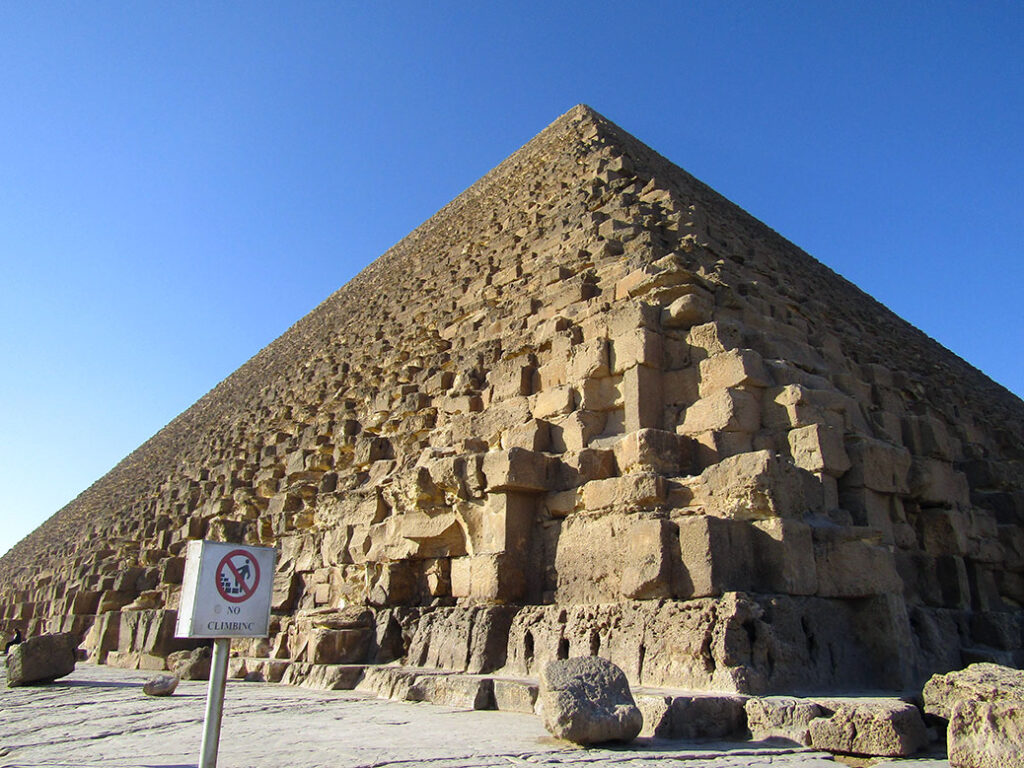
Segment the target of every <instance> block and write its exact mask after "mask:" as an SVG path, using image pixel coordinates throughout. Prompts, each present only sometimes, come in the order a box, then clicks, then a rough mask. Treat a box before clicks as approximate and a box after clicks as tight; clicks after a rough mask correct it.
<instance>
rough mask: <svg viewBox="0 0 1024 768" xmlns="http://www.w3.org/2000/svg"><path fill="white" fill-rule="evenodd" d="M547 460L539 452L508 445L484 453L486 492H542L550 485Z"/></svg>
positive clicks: (549, 461)
mask: <svg viewBox="0 0 1024 768" xmlns="http://www.w3.org/2000/svg"><path fill="white" fill-rule="evenodd" d="M551 469H552V464H551V460H550V459H549V458H548V457H547V456H545V455H544V454H542V453H538V452H536V451H527V450H524V449H522V448H511V449H510V450H507V451H489V452H488V453H486V454H484V459H483V472H484V476H485V477H486V478H487V491H488V493H495V492H508V491H518V492H527V493H530V492H532V493H542V492H544V491H547V490H548V489H549V488H550V487H551Z"/></svg>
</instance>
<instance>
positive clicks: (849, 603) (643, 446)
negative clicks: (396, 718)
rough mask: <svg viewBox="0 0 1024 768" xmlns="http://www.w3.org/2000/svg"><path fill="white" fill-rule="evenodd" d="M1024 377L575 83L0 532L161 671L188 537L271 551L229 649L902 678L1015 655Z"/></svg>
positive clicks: (8, 586)
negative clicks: (973, 358) (537, 122)
mask: <svg viewBox="0 0 1024 768" xmlns="http://www.w3.org/2000/svg"><path fill="white" fill-rule="evenodd" d="M1022 461H1024V402H1022V401H1021V400H1020V399H1018V398H1016V397H1015V396H1013V395H1012V394H1010V393H1009V392H1007V391H1006V390H1004V389H1003V388H1001V387H1000V386H998V385H997V384H995V383H994V382H992V381H991V380H989V379H988V378H986V377H985V376H984V375H983V374H982V373H980V372H979V371H977V370H976V369H974V368H972V367H971V366H970V365H968V364H967V363H965V362H964V361H962V360H960V359H959V358H958V357H956V356H955V355H953V354H952V353H950V352H949V351H947V350H946V349H944V348H943V347H941V346H940V345H938V344H937V343H936V342H934V341H932V340H931V339H929V338H928V337H926V336H925V335H924V334H922V333H921V332H919V331H917V330H916V329H914V328H913V327H911V326H910V325H908V324H907V323H906V322H904V321H902V320H901V319H900V318H898V317H897V316H896V315H894V314H893V313H892V312H890V311H889V310H887V309H886V308H885V307H883V306H881V305H880V304H878V303H877V302H875V301H874V300H873V299H871V298H870V297H869V296H867V295H866V294H864V293H862V292H861V291H859V290H858V289H857V288H856V287H855V286H853V285H851V284H850V283H848V282H847V281H845V280H844V279H842V278H841V277H839V276H837V275H836V274H834V273H833V272H831V271H830V270H829V269H827V268H826V267H824V266H823V265H822V264H820V263H818V262H817V261H815V260H814V259H813V258H811V257H810V256H808V255H807V254H806V253H804V252H803V251H801V250H800V249H798V248H797V247H795V246H794V245H792V244H790V243H789V242H787V241H786V240H785V239H783V238H782V237H780V236H779V235H777V234H776V233H775V232H773V231H771V230H770V229H768V228H767V227H766V226H764V225H763V224H761V223H759V222H758V221H756V220H755V219H753V218H752V217H751V216H749V215H748V214H746V213H745V212H743V211H742V210H740V209H739V208H737V207H736V206H735V205H733V204H732V203H730V202H729V201H727V200H725V199H724V198H722V197H721V196H719V195H718V194H717V193H715V192H714V191H713V190H711V189H710V188H708V187H707V186H705V185H704V184H702V183H700V182H699V181H697V180H696V179H694V178H693V177H691V176H690V175H688V174H687V173H685V172H684V171H682V170H681V169H679V168H678V167H676V166H674V165H673V164H672V163H670V162H669V161H667V160H665V159H664V158H662V157H661V156H660V155H658V154H657V153H655V152H654V151H652V150H651V149H649V148H648V147H646V146H645V145H643V144H642V143H640V142H639V141H637V140H636V139H634V138H633V137H631V136H630V135H628V134H627V133H626V132H624V131H623V130H622V129H620V128H618V127H617V126H615V125H613V124H612V123H610V122H609V121H608V120H606V119H605V118H603V117H601V116H600V115H599V114H597V113H596V112H594V111H593V110H592V109H590V108H588V107H586V106H582V105H580V106H577V107H575V108H573V109H572V110H571V111H569V112H568V113H567V114H565V115H563V116H562V117H560V118H559V119H558V120H556V121H555V122H554V123H553V124H552V125H550V126H549V127H548V128H547V129H545V130H544V131H542V132H541V133H540V134H539V135H538V136H537V137H535V138H534V139H533V140H532V141H530V142H529V143H528V144H527V145H526V146H524V147H523V148H522V149H521V150H519V151H518V152H516V153H515V154H514V155H512V156H511V157H509V158H508V159H507V160H506V161H505V162H503V163H502V164H501V165H499V166H498V167H497V168H495V169H494V170H493V171H491V172H490V173H488V174H487V175H486V176H484V177H483V178H482V179H480V181H478V182H477V183H476V184H474V185H473V186H472V187H470V188H469V189H468V190H466V191H465V192H464V193H463V194H462V195H460V196H459V197H458V198H456V199H455V200H454V201H453V202H451V203H450V204H448V205H447V206H445V207H444V208H442V209H441V210H440V211H439V212H438V213H437V214H436V215H434V216H433V217H432V218H431V219H429V220H428V221H427V222H425V223H424V224H423V225H422V226H420V227H419V228H418V229H416V230H415V231H414V232H412V233H411V234H410V235H408V236H407V237H406V238H405V239H404V240H402V241H401V242H400V243H398V244H397V245H395V246H394V247H393V248H392V249H390V250H389V251H388V252H386V253H385V254H384V255H383V256H381V257H380V258H379V259H378V260H377V261H375V262H374V263H373V264H371V265H370V266H368V267H367V268H366V269H365V270H363V271H362V272H361V273H360V274H359V275H358V276H357V277H356V278H354V279H353V280H352V281H351V282H350V283H348V284H347V285H345V286H344V287H342V288H341V289H340V290H338V291H337V292H336V293H334V294H333V295H332V296H331V297H330V298H328V299H327V300H326V301H324V302H323V303H322V304H321V305H320V306H318V307H317V308H316V309H314V310H313V311H312V312H310V313H309V314H308V315H307V316H306V317H304V318H303V319H302V320H300V321H299V322H298V323H296V324H295V325H294V326H293V327H292V328H290V329H289V330H288V331H287V332H286V333H285V334H284V335H283V336H281V337H280V338H279V339H277V340H276V341H274V342H273V343H272V344H270V345H269V346H268V347H266V348H265V349H264V350H262V351H261V352H260V353H259V354H257V355H256V356H255V357H253V358H252V359H251V360H249V361H248V362H247V363H245V364H244V365H243V366H242V367H241V368H239V369H238V370H237V371H236V372H235V373H233V374H232V375H231V376H229V377H228V378H227V379H225V380H224V381H223V382H221V383H220V384H219V385H218V386H217V387H216V388H215V389H213V390H212V391H211V392H210V393H208V394H207V395H206V396H204V397H203V398H202V399H201V400H199V401H198V402H197V403H196V404H195V405H193V406H192V407H191V408H189V409H188V410H186V411H185V412H184V413H182V414H181V415H180V416H178V417H177V418H176V419H174V420H173V421H172V422H171V423H170V424H168V425H167V426H166V427H165V428H163V429H162V430H161V431H160V432H158V433H157V434H156V435H154V436H153V437H152V438H151V439H150V440H148V441H147V442H146V443H144V444H143V445H142V446H140V447H139V448H138V449H137V450H136V451H134V452H133V453H132V454H131V455H129V456H128V457H127V458H126V459H124V460H123V461H122V462H121V463H120V464H118V465H117V466H116V467H114V468H113V469H112V470H111V471H110V472H109V473H108V474H107V475H105V476H104V477H102V478H100V479H99V480H98V481H96V483H94V484H93V485H92V486H91V487H90V488H88V489H87V490H86V491H84V492H83V493H82V494H81V495H80V496H79V497H77V498H76V499H75V500H74V501H72V502H71V503H70V504H68V505H67V506H66V507H64V508H63V509H61V510H60V511H59V512H57V513H56V514H55V515H54V516H53V517H51V518H50V519H49V520H47V521H46V522H45V523H44V524H43V525H41V526H40V527H39V528H38V529H37V530H36V531H35V532H33V533H32V534H31V535H30V536H28V537H27V538H26V539H24V540H23V541H22V542H20V543H19V544H18V545H17V546H16V547H15V548H14V549H12V550H11V551H10V552H9V553H8V554H7V555H6V556H5V557H4V558H3V559H2V560H0V590H2V591H0V628H3V629H5V630H9V629H13V628H14V627H15V626H18V627H21V628H22V629H23V631H24V630H27V631H28V633H29V634H30V635H31V634H37V633H39V632H44V631H57V630H62V631H69V632H73V633H75V634H76V635H77V636H78V637H79V638H80V639H81V648H82V649H83V652H84V653H85V654H86V655H87V656H88V657H89V658H90V659H92V660H94V661H97V662H100V663H108V664H115V665H119V666H126V667H136V668H138V667H144V668H153V667H157V668H161V667H163V665H164V664H165V660H166V657H167V656H168V655H169V654H171V653H173V652H175V651H179V650H182V649H187V648H188V647H189V644H188V643H189V641H183V640H177V639H175V638H174V637H173V625H174V618H175V612H176V608H177V605H178V599H179V593H180V588H181V587H180V583H181V579H182V570H183V562H184V558H183V554H184V547H185V544H186V542H187V541H188V540H190V539H197V538H206V539H212V540H220V541H235V542H245V543H249V544H261V545H273V546H275V547H277V548H278V550H279V555H278V564H277V573H276V574H275V579H274V598H273V600H274V603H273V611H274V613H273V619H272V631H271V636H270V637H269V638H268V639H266V640H235V641H233V644H232V653H233V656H234V657H235V659H234V662H233V664H232V672H233V673H239V674H242V673H249V674H252V673H257V674H262V675H263V676H264V677H265V679H280V678H281V677H282V676H284V678H285V679H286V680H290V681H293V682H294V681H298V680H301V679H302V677H303V675H311V674H314V672H315V670H316V669H318V668H320V667H321V665H334V664H357V665H373V664H381V663H385V662H393V661H400V662H401V663H403V664H405V665H407V666H409V667H416V668H419V667H430V668H436V669H440V670H449V671H454V672H469V673H489V672H498V673H502V674H507V675H511V676H530V675H533V676H535V675H536V674H537V673H538V671H539V669H540V668H541V666H542V665H543V664H544V663H546V662H547V661H549V660H552V659H556V658H565V657H569V656H579V655H601V656H604V657H606V658H609V659H611V660H612V661H614V662H615V663H616V664H618V665H619V666H620V667H622V669H623V670H624V671H625V672H626V674H627V676H628V677H629V679H630V681H631V682H632V683H633V684H641V685H649V686H665V687H675V688H690V689H716V690H725V691H737V692H750V693H760V692H772V691H797V690H802V691H808V690H818V691H828V690H836V689H840V688H841V689H851V688H861V689H863V688H875V689H901V688H904V687H906V686H909V685H912V684H915V683H919V682H920V681H921V680H922V679H924V678H925V677H926V676H927V675H929V674H931V673H934V672H943V671H947V670H950V669H954V668H959V667H961V666H962V665H963V664H964V663H965V662H968V661H975V660H992V661H997V662H1001V663H1005V664H1011V665H1014V666H1019V665H1020V664H1021V662H1022V661H1024V649H1022V630H1024V623H1022V621H1024V618H1022V617H1024V614H1022V611H1021V605H1022V604H1024V530H1022V528H1021V521H1022V518H1024V472H1022V466H1024V464H1022Z"/></svg>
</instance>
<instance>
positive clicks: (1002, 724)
mask: <svg viewBox="0 0 1024 768" xmlns="http://www.w3.org/2000/svg"><path fill="white" fill-rule="evenodd" d="M924 704H925V712H928V713H929V714H933V715H936V716H938V717H943V718H946V719H947V720H949V728H948V729H947V731H946V746H947V749H948V751H949V763H950V765H952V766H954V767H955V768H1024V671H1021V670H1019V669H1011V668H1009V667H1003V666H1000V665H998V664H985V663H982V664H971V665H970V666H969V667H967V668H966V669H961V670H959V671H958V672H950V673H948V674H945V675H934V676H933V677H932V678H931V679H930V680H929V681H928V682H927V684H926V685H925V687H924Z"/></svg>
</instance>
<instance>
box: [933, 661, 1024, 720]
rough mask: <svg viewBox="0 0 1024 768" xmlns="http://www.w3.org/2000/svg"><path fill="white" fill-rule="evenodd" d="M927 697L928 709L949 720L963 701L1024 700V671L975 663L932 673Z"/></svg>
mask: <svg viewBox="0 0 1024 768" xmlns="http://www.w3.org/2000/svg"><path fill="white" fill-rule="evenodd" d="M923 696H924V711H925V712H927V713H928V714H929V715H937V716H938V717H941V718H943V719H945V720H949V719H950V718H951V717H952V716H953V708H954V707H955V706H956V705H957V704H958V703H960V702H962V701H1003V700H1010V701H1024V672H1022V671H1021V670H1019V669H1011V668H1010V667H1003V666H1000V665H999V664H986V663H982V664H971V665H970V666H969V667H967V668H965V669H961V670H959V671H957V672H949V673H948V674H945V675H932V677H931V679H930V680H929V681H928V682H927V683H925V686H924V693H923Z"/></svg>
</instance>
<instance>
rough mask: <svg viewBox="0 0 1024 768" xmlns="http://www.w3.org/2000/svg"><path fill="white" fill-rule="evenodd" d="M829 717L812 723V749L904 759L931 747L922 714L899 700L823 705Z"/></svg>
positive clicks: (870, 700)
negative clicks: (829, 713)
mask: <svg viewBox="0 0 1024 768" xmlns="http://www.w3.org/2000/svg"><path fill="white" fill-rule="evenodd" d="M819 704H821V705H822V707H823V708H825V709H829V710H832V715H831V716H829V717H818V718H815V719H814V720H812V721H811V722H810V726H809V731H810V734H811V746H812V747H814V748H815V749H823V750H826V751H828V752H840V753H843V754H851V755H878V756H882V757H903V756H906V755H912V754H913V753H914V752H917V750H919V749H921V748H922V747H924V746H927V744H928V732H927V729H926V728H925V726H924V720H922V719H921V713H920V712H919V711H918V709H917V707H915V706H914V705H913V704H908V703H907V702H905V701H900V700H899V699H833V700H829V701H821V702H819Z"/></svg>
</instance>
